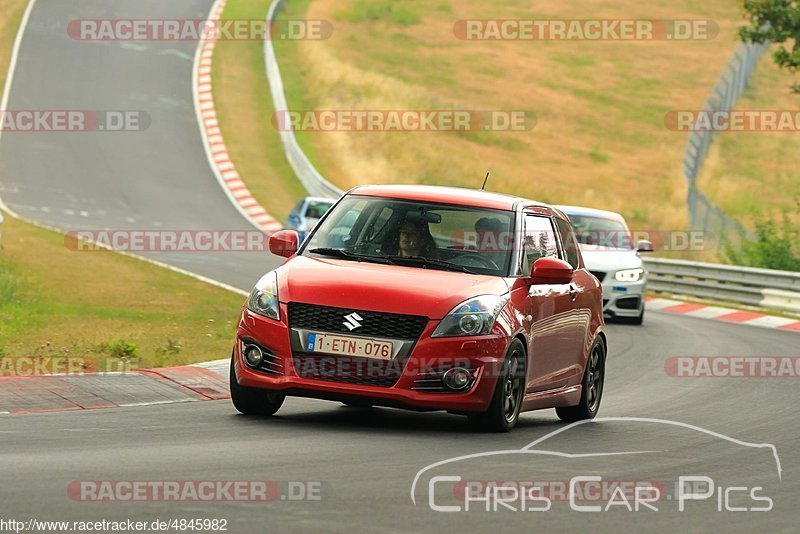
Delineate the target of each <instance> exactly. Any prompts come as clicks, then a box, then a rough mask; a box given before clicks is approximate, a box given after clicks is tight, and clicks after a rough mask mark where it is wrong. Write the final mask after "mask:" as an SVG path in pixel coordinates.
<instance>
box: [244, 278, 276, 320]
mask: <svg viewBox="0 0 800 534" xmlns="http://www.w3.org/2000/svg"><path fill="white" fill-rule="evenodd" d="M247 309H248V310H250V311H251V312H253V313H257V314H259V315H263V316H264V317H269V318H270V319H275V320H276V321H280V320H281V311H280V307H279V305H278V275H277V273H276V272H275V271H272V272H269V273H267V274H265V275H264V276H262V277H261V280H259V281H258V283H256V287H254V288H253V292H252V293H250V298H249V299H247Z"/></svg>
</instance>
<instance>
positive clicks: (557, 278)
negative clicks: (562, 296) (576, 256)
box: [531, 256, 575, 284]
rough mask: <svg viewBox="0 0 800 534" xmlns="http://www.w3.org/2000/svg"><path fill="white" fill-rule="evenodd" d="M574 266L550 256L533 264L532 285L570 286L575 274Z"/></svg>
mask: <svg viewBox="0 0 800 534" xmlns="http://www.w3.org/2000/svg"><path fill="white" fill-rule="evenodd" d="M574 272H575V271H574V269H573V268H572V265H570V264H569V263H567V262H565V261H564V260H560V259H558V258H553V257H552V256H548V257H545V258H539V259H538V260H536V261H535V262H533V268H532V269H531V283H533V284H569V283H570V282H572V274H573V273H574Z"/></svg>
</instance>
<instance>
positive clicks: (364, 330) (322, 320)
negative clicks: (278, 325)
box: [289, 302, 428, 341]
mask: <svg viewBox="0 0 800 534" xmlns="http://www.w3.org/2000/svg"><path fill="white" fill-rule="evenodd" d="M353 313H356V314H358V316H359V317H361V320H360V321H359V322H360V323H361V326H360V327H358V328H355V329H353V330H352V331H351V330H350V329H349V328H348V327H347V326H346V319H345V316H347V315H350V314H353ZM427 324H428V318H427V317H422V316H419V315H400V314H394V313H383V312H374V311H364V310H353V309H348V308H333V307H329V306H315V305H312V304H302V303H299V302H290V303H289V326H290V327H291V328H303V329H309V330H316V331H320V332H335V333H341V334H353V335H359V336H374V337H379V338H391V339H406V340H414V341H416V340H417V339H419V336H421V335H422V331H423V330H425V326H426V325H427Z"/></svg>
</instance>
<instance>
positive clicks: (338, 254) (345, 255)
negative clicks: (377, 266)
mask: <svg viewBox="0 0 800 534" xmlns="http://www.w3.org/2000/svg"><path fill="white" fill-rule="evenodd" d="M308 252H310V253H312V254H319V255H320V256H330V257H331V258H341V259H343V260H354V261H371V262H375V263H389V260H386V259H384V258H381V257H376V256H366V255H364V254H355V253H353V252H348V251H346V250H342V249H340V248H328V247H322V248H312V249H311V250H309V251H308Z"/></svg>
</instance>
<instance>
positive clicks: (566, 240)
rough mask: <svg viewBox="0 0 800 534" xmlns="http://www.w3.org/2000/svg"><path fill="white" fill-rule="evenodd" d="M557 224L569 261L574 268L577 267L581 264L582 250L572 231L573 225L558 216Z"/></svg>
mask: <svg viewBox="0 0 800 534" xmlns="http://www.w3.org/2000/svg"><path fill="white" fill-rule="evenodd" d="M556 226H558V232H559V233H560V234H561V243H562V245H564V252H565V253H566V255H567V257H566V260H567V263H569V264H570V265H572V268H573V269H577V268H578V266H579V265H580V260H579V259H578V258H579V257H580V252H579V251H578V240H577V238H576V237H575V233H574V232H573V231H572V225H570V224H569V223H568V222H567V221H565V220H563V219H558V218H557V219H556Z"/></svg>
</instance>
